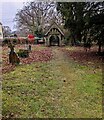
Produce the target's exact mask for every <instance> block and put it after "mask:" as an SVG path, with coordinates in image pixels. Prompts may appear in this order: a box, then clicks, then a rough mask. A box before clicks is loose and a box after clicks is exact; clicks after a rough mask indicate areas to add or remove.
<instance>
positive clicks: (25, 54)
mask: <svg viewBox="0 0 104 120" xmlns="http://www.w3.org/2000/svg"><path fill="white" fill-rule="evenodd" d="M17 54H18V56H19V57H22V58H26V57H29V51H28V50H23V49H20V50H19V52H18V53H17Z"/></svg>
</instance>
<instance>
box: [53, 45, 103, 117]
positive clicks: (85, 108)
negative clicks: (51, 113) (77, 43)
mask: <svg viewBox="0 0 104 120" xmlns="http://www.w3.org/2000/svg"><path fill="white" fill-rule="evenodd" d="M60 49H61V48H58V47H53V48H52V50H53V56H54V59H53V60H52V61H51V64H52V71H56V74H57V76H58V77H57V80H59V81H60V83H61V85H60V86H59V87H61V88H60V90H59V94H60V96H61V97H60V98H59V99H58V101H60V106H61V107H62V108H61V110H62V109H63V110H65V111H61V112H62V113H63V116H64V117H72V118H73V117H75V118H81V117H83V116H85V117H87V116H89V117H92V116H93V115H94V116H101V114H102V113H100V114H99V113H98V112H97V111H96V110H97V108H98V106H99V108H100V110H101V104H99V105H98V106H96V103H93V102H92V101H94V99H96V97H97V96H96V95H95V96H93V98H92V97H91V95H94V94H95V92H92V91H93V90H95V89H96V88H95V89H91V88H93V85H94V84H93V83H92V85H91V81H92V79H93V74H94V73H93V72H92V69H89V68H87V67H84V66H80V65H78V64H77V63H75V62H74V61H72V60H70V59H68V58H67V56H66V55H65V54H64V53H63V52H62V51H61V50H60ZM91 74H92V76H91ZM87 75H88V77H89V78H87V77H86V76H87ZM95 77H96V75H95ZM94 79H95V78H94ZM94 79H93V81H94ZM96 79H97V78H96ZM98 79H99V78H98ZM87 82H88V83H87ZM95 82H96V81H95ZM86 83H87V84H86ZM95 84H96V83H95ZM88 86H89V88H87V87H88ZM99 100H100V101H99V102H101V99H99ZM91 102H92V103H91ZM89 103H90V104H89Z"/></svg>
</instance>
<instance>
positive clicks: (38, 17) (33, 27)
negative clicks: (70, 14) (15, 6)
mask: <svg viewBox="0 0 104 120" xmlns="http://www.w3.org/2000/svg"><path fill="white" fill-rule="evenodd" d="M55 17H56V18H57V17H59V19H58V18H57V22H59V21H58V20H61V17H60V15H59V14H58V12H57V10H56V3H55V2H28V3H27V4H26V5H25V6H24V7H23V9H21V10H19V11H18V12H17V14H16V17H15V21H16V22H17V28H19V29H23V28H25V29H28V30H29V31H30V32H31V33H33V34H34V33H35V31H41V32H44V29H45V27H46V26H47V23H49V21H50V20H52V19H54V18H55Z"/></svg>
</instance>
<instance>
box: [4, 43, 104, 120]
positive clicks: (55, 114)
mask: <svg viewBox="0 0 104 120" xmlns="http://www.w3.org/2000/svg"><path fill="white" fill-rule="evenodd" d="M25 47H26V46H25V45H24V44H17V45H15V48H14V49H15V52H16V53H17V52H18V51H19V49H25ZM9 51H10V48H8V46H3V47H2V108H3V109H2V117H3V118H4V119H6V118H9V119H12V118H101V117H102V56H99V55H97V54H95V53H96V46H94V47H92V48H91V50H90V51H88V52H86V51H85V50H84V48H83V47H71V46H63V47H58V46H51V47H47V46H45V45H43V44H42V45H40V44H37V45H31V51H30V52H29V56H28V57H26V58H22V57H19V59H20V63H19V64H13V65H12V64H11V63H9Z"/></svg>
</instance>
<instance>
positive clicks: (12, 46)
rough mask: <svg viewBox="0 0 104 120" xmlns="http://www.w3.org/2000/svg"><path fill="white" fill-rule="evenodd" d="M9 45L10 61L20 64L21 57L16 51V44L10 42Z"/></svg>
mask: <svg viewBox="0 0 104 120" xmlns="http://www.w3.org/2000/svg"><path fill="white" fill-rule="evenodd" d="M8 47H9V48H10V53H9V63H12V64H19V63H20V59H19V58H18V56H17V54H16V53H15V52H14V45H13V44H11V43H9V45H8Z"/></svg>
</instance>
